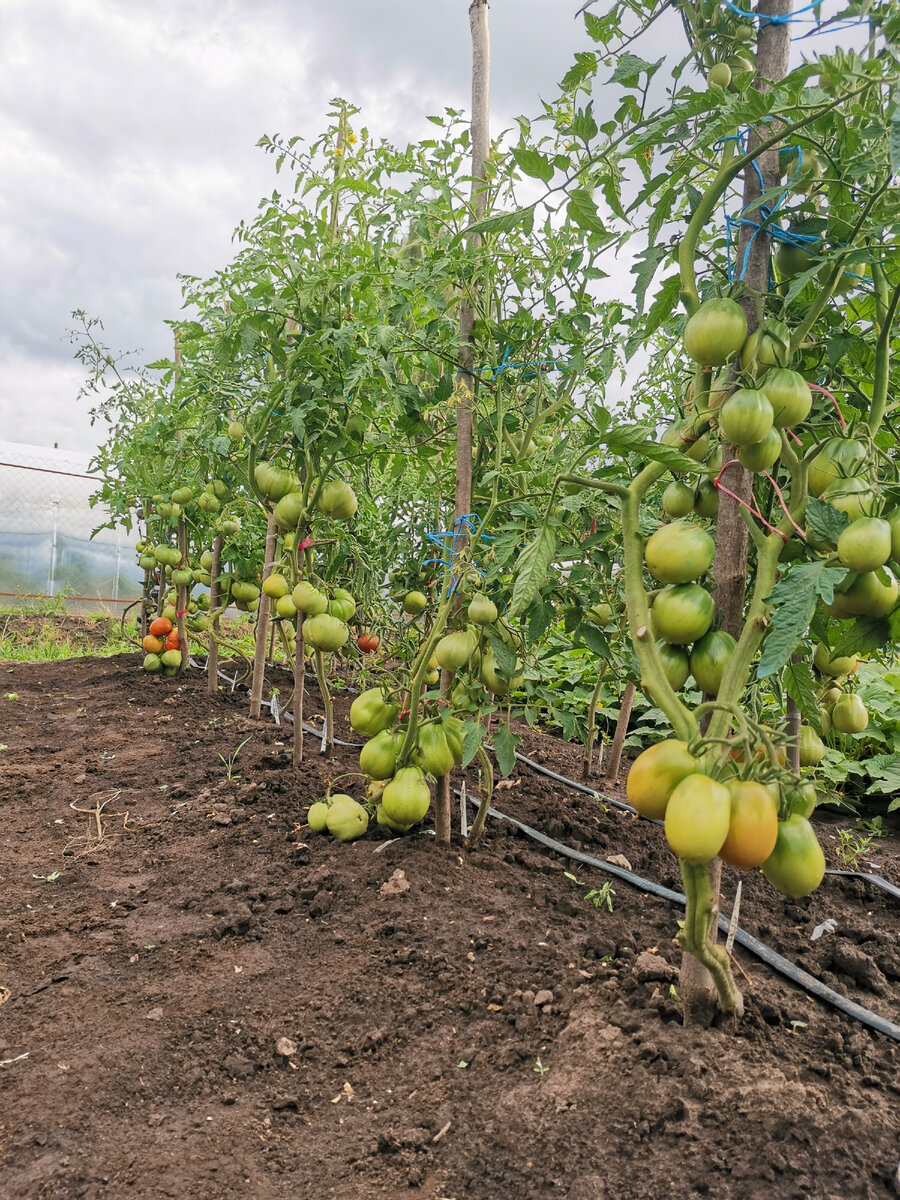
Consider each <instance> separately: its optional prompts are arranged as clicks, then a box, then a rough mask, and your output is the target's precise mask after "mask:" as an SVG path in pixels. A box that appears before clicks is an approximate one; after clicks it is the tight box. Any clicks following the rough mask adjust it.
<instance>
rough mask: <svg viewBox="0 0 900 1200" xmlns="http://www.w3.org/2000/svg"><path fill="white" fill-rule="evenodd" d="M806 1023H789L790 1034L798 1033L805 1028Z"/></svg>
mask: <svg viewBox="0 0 900 1200" xmlns="http://www.w3.org/2000/svg"><path fill="white" fill-rule="evenodd" d="M806 1025H807V1023H806V1021H791V1033H799V1032H800V1030H801V1029H805V1028H806Z"/></svg>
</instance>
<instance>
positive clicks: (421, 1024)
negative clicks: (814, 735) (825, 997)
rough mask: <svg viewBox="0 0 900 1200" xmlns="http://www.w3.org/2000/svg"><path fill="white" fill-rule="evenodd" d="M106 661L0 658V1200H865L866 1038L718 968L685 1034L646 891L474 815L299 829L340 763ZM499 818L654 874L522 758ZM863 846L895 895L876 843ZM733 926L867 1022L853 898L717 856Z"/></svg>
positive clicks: (885, 1071) (881, 981)
mask: <svg viewBox="0 0 900 1200" xmlns="http://www.w3.org/2000/svg"><path fill="white" fill-rule="evenodd" d="M138 661H139V660H138V658H137V657H136V656H121V657H118V658H111V659H80V660H73V661H68V662H57V663H50V664H47V663H40V664H25V665H13V664H0V678H2V680H3V681H4V685H3V687H0V694H2V693H3V692H9V693H15V694H17V696H18V699H17V700H6V699H3V700H0V742H3V743H5V744H6V746H7V749H5V750H3V751H2V752H0V780H2V786H0V806H2V834H0V839H2V841H0V845H2V852H0V877H2V900H0V913H2V926H0V935H2V939H3V940H2V949H0V984H2V985H3V986H4V987H5V988H7V989H9V996H8V999H7V1000H6V1003H4V1004H3V1005H2V1007H0V1084H2V1103H0V1197H2V1200H56V1198H62V1197H85V1198H88V1200H119V1198H129V1200H130V1198H132V1197H133V1198H135V1200H165V1198H169V1197H172V1198H175V1197H177V1198H178V1200H232V1198H234V1200H238V1198H240V1200H243V1198H245V1197H257V1198H259V1200H332V1198H334V1200H364V1198H365V1200H369V1198H372V1197H385V1198H387V1200H401V1198H421V1200H439V1198H444V1200H450V1198H453V1200H547V1198H548V1197H554V1196H559V1197H560V1198H567V1200H660V1198H662V1197H669V1196H672V1197H680V1198H687V1197H713V1198H716V1200H719V1198H721V1200H726V1198H733V1200H753V1198H755V1197H762V1196H765V1197H767V1198H768V1200H788V1198H793V1197H797V1198H798V1200H799V1198H801V1197H802V1198H803V1200H848V1198H850V1197H872V1198H875V1197H878V1198H881V1197H891V1196H896V1194H897V1192H896V1186H895V1176H896V1172H897V1169H898V1159H900V1141H898V1135H897V1128H898V1126H897V1112H898V1099H900V1070H898V1068H900V1045H898V1044H897V1043H896V1042H893V1041H891V1040H889V1039H888V1038H886V1037H884V1036H881V1035H878V1034H875V1033H873V1032H870V1031H869V1030H867V1029H866V1028H864V1027H863V1026H862V1025H861V1024H858V1023H856V1022H854V1021H852V1020H850V1019H848V1018H845V1017H842V1016H840V1015H839V1014H838V1013H836V1012H835V1011H834V1010H832V1009H831V1008H829V1007H826V1006H824V1005H822V1004H819V1003H818V1002H816V1001H814V1000H812V999H811V998H810V997H809V996H807V995H806V994H805V993H803V992H802V991H799V990H797V989H796V988H794V987H793V986H791V985H789V984H788V983H787V982H785V981H783V980H781V979H780V978H779V977H777V976H775V975H773V974H772V973H771V972H770V971H769V969H768V968H766V967H765V966H763V965H762V964H761V963H759V962H758V961H756V960H754V959H751V958H749V957H746V956H745V955H744V954H743V953H739V955H738V963H739V966H740V968H741V971H742V972H744V973H745V974H746V978H743V979H742V982H743V984H744V990H745V998H746V1004H747V1013H746V1015H745V1017H744V1019H743V1020H742V1022H741V1023H740V1025H739V1027H738V1028H737V1029H736V1030H733V1029H732V1028H731V1027H730V1025H726V1026H725V1027H722V1028H714V1029H710V1030H697V1029H685V1028H683V1027H682V1025H681V1023H680V1011H679V1005H678V1003H677V1000H676V998H675V994H674V988H675V986H676V985H677V977H676V972H675V964H676V962H677V958H678V955H677V951H676V948H675V946H674V943H673V940H672V939H673V934H674V932H675V929H676V920H677V918H678V915H679V914H678V911H677V910H676V909H674V908H673V907H671V906H670V905H669V904H667V903H666V902H664V901H662V900H658V899H655V898H652V897H649V896H646V895H644V894H643V893H641V892H639V891H637V890H635V889H633V888H631V887H630V886H629V885H627V884H626V883H623V882H620V881H618V880H616V881H614V882H613V888H614V895H613V897H612V902H613V911H612V912H609V911H607V909H606V908H605V907H604V908H595V907H594V906H593V905H592V904H591V903H590V902H589V901H586V900H585V899H584V897H585V895H586V894H587V893H588V891H589V890H590V889H593V888H599V887H601V886H602V884H603V882H604V876H603V875H602V873H601V872H599V871H596V870H592V869H590V868H588V867H582V866H573V865H572V864H571V863H567V862H566V861H565V860H563V859H561V858H559V857H557V856H555V855H554V854H552V853H551V852H548V851H545V850H543V849H541V848H540V847H538V846H536V845H535V844H534V843H531V842H529V841H527V840H526V839H525V838H523V837H521V836H517V835H516V834H515V833H514V832H513V831H511V830H510V827H509V826H503V825H502V824H499V823H491V824H489V827H488V834H487V837H486V838H485V840H484V843H483V846H482V847H481V848H480V849H478V850H477V851H475V852H472V853H470V852H468V851H467V850H466V849H465V847H464V846H463V845H462V844H461V843H458V844H457V845H455V846H454V847H453V849H452V851H451V852H450V853H449V854H447V853H441V852H438V851H436V849H435V847H434V844H433V839H432V838H431V837H430V836H428V834H427V833H425V832H421V833H418V834H417V835H415V836H412V837H408V838H405V839H401V840H397V841H393V842H390V843H388V841H387V838H386V836H385V835H384V834H383V833H382V831H380V830H379V831H377V832H376V833H375V834H373V835H372V836H370V837H366V838H364V839H363V840H361V841H359V842H356V843H354V844H353V845H338V844H335V843H333V842H331V841H330V840H329V839H327V838H325V837H322V836H314V835H309V834H308V831H305V830H304V829H303V827H302V826H303V820H304V813H305V811H306V807H307V805H308V803H309V802H310V800H311V799H313V798H314V797H316V796H317V795H320V794H321V793H322V791H323V790H324V784H325V780H326V779H327V778H328V777H329V776H334V775H336V774H338V773H339V772H340V771H346V770H353V769H355V768H356V760H355V755H354V752H353V751H351V750H346V749H344V750H339V752H338V756H337V758H336V760H335V762H334V763H333V764H328V763H325V762H324V761H323V760H322V758H321V756H320V755H319V754H318V753H316V751H317V743H316V742H315V740H314V739H312V738H310V739H308V754H307V761H306V762H304V764H303V768H302V770H300V771H296V772H295V771H294V770H292V764H291V762H290V759H289V757H288V756H287V754H286V748H287V747H286V744H285V743H287V745H289V743H290V738H289V735H286V734H285V731H283V730H279V729H278V728H276V727H275V726H274V725H273V724H272V723H271V721H260V722H251V721H250V720H249V719H248V718H247V717H246V715H245V714H246V703H245V701H244V699H243V698H238V697H234V698H232V697H229V696H224V695H223V696H220V697H218V698H216V699H212V700H211V699H208V698H207V696H206V694H205V681H204V680H203V679H202V677H201V676H200V675H199V673H194V672H192V673H191V674H190V676H189V677H187V678H186V679H185V680H183V681H182V682H179V681H176V680H164V679H158V678H149V677H147V676H146V675H144V674H142V672H141V671H140V670H139V668H138ZM315 703H316V694H315V691H314V690H312V692H311V694H310V708H309V710H308V711H309V713H310V715H313V714H314V713H315V711H316V710H315ZM345 711H346V700H345V701H344V702H343V703H340V702H339V704H338V713H339V716H340V718H341V721H340V728H339V733H341V734H342V736H344V737H349V736H350V735H349V732H348V728H347V726H346V723H345V721H344V719H343V718H344V714H345ZM251 734H252V740H251V741H250V742H249V743H247V744H246V745H245V746H244V747H243V749H241V750H240V752H239V754H238V755H237V759H236V764H235V768H234V769H235V772H236V773H237V775H239V778H236V779H233V780H232V781H230V782H229V781H228V780H227V778H226V771H225V767H224V765H223V762H222V759H223V758H224V759H227V758H229V757H230V756H231V755H233V754H234V752H235V750H236V748H237V746H238V745H239V743H241V742H242V741H243V740H244V739H245V738H247V737H248V736H249V735H251ZM526 742H527V745H526V747H525V749H526V751H527V752H529V753H531V754H532V755H534V756H535V757H540V759H541V760H542V761H544V762H545V763H547V764H548V765H551V766H555V767H556V769H557V770H560V771H562V772H563V773H567V774H570V775H574V776H575V777H577V774H578V770H579V752H578V750H577V748H573V747H570V746H566V745H565V744H562V743H559V742H557V741H554V740H553V739H551V738H548V737H544V736H542V735H540V734H536V733H534V732H531V731H529V732H528V733H527V735H526ZM220 756H221V757H220ZM345 782H350V783H352V782H353V781H345ZM475 782H476V780H475V777H474V775H473V776H472V778H471V779H470V785H471V786H472V787H473V788H474V786H475ZM495 803H496V805H497V807H498V808H501V809H503V810H504V811H507V812H509V813H510V814H512V815H515V816H518V817H520V818H521V819H523V820H525V821H527V822H528V823H530V824H532V825H536V826H540V827H541V828H542V829H543V830H544V831H545V832H548V833H550V834H551V835H552V836H555V837H557V838H559V839H560V840H563V841H566V842H568V843H569V844H576V843H577V844H578V845H579V846H581V847H582V848H583V849H584V850H585V851H587V852H588V853H591V854H594V855H596V856H598V857H600V858H606V857H609V856H613V855H624V856H625V858H626V859H627V860H628V862H629V863H630V864H631V865H632V867H633V868H634V869H635V870H636V871H638V872H639V873H640V874H643V875H645V876H647V877H650V878H654V879H657V880H658V881H660V882H662V883H665V884H668V885H670V886H679V880H678V877H677V866H676V863H675V860H674V859H673V857H672V855H671V854H670V852H669V851H668V849H667V848H666V847H665V844H664V841H663V838H662V833H661V831H660V830H659V829H658V828H657V827H656V826H653V825H651V824H648V823H646V822H642V821H639V822H635V821H633V820H632V819H631V817H630V816H629V815H628V814H625V813H622V812H621V811H618V810H616V809H613V808H609V807H604V806H603V805H602V804H600V803H598V802H597V801H596V800H594V799H593V798H591V797H589V796H585V795H579V794H578V793H575V792H573V791H571V790H569V789H567V788H565V787H564V786H562V785H558V784H555V783H552V782H551V781H549V780H546V779H544V778H541V777H540V776H538V775H536V774H535V773H534V772H532V771H530V770H528V769H527V768H522V770H521V771H520V773H519V774H518V775H516V776H515V777H514V778H513V779H512V780H511V781H510V785H509V786H504V787H502V788H501V789H500V790H499V791H498V793H497V795H496V800H495ZM846 823H847V822H846V821H845V822H844V824H846ZM821 836H822V841H823V843H824V844H825V846H826V847H827V848H828V849H829V850H830V851H832V850H833V848H834V846H835V841H834V829H833V827H830V826H828V825H827V824H826V825H824V826H822V827H821ZM873 858H874V860H875V862H876V863H877V864H878V869H879V871H880V872H881V873H882V874H883V875H885V876H887V877H888V878H890V879H892V880H894V881H895V882H896V881H897V880H898V876H900V869H898V868H900V853H898V839H897V837H896V834H894V833H892V834H889V836H888V837H886V838H884V839H883V840H882V841H881V842H880V843H878V845H877V846H876V847H875V851H874V852H873ZM566 871H568V872H570V873H571V874H573V875H575V876H577V879H578V881H579V882H578V884H576V883H575V882H573V881H572V880H571V879H569V878H567V877H566V874H565V873H564V872H566ZM397 872H402V873H403V875H402V876H401V877H399V879H400V883H401V886H402V885H403V884H404V883H405V884H408V890H406V891H402V890H398V889H397V888H396V886H395V885H396V883H397V879H398V876H397V874H396V873H397ZM392 881H393V885H394V886H393V887H392V886H391V884H392ZM735 883H736V876H735V875H734V874H733V873H731V872H726V877H725V884H724V889H723V908H724V909H725V911H727V910H728V907H729V905H730V903H731V899H732V897H733V894H734V887H735ZM385 885H388V886H385ZM827 917H832V918H834V919H835V920H836V922H837V929H836V931H835V932H834V933H831V934H827V935H825V936H824V937H822V938H821V939H819V940H817V941H815V942H812V941H810V934H811V932H812V930H813V928H814V927H815V926H816V925H817V924H819V923H820V922H821V921H823V920H825V919H826V918H827ZM741 924H742V926H743V927H744V928H746V929H747V930H748V931H749V932H751V933H753V934H755V935H757V936H758V937H760V938H761V939H763V940H764V941H766V942H767V943H768V944H770V945H771V946H772V947H773V948H775V949H778V950H780V951H781V952H783V953H784V954H786V955H787V956H788V957H790V958H792V959H794V960H795V961H798V962H800V963H802V964H803V965H804V966H806V967H807V969H809V970H810V971H812V972H813V973H815V974H817V975H819V976H820V977H822V978H824V979H825V980H826V981H827V982H830V983H831V984H832V986H834V987H835V988H837V989H838V990H840V991H842V992H844V993H845V994H846V995H848V996H851V997H852V998H854V999H856V1000H857V1001H858V1002H859V1003H861V1004H864V1005H865V1006H867V1007H868V1008H870V1009H872V1010H873V1011H876V1012H878V1013H880V1014H882V1015H884V1016H888V1017H890V1018H891V1019H893V1020H896V1019H897V1018H898V1012H900V1004H898V1000H900V984H898V981H900V955H898V949H897V937H896V935H897V907H896V902H895V901H893V900H891V898H890V897H889V896H887V895H886V894H885V893H883V892H878V891H876V890H875V889H874V888H872V886H871V885H869V884H864V883H861V882H859V881H854V880H850V881H847V880H840V879H835V878H833V877H829V878H828V879H827V880H826V882H825V884H824V885H823V886H822V888H821V889H820V890H819V891H818V892H817V893H815V894H814V895H813V896H812V897H810V898H809V899H807V900H802V901H798V902H791V901H785V900H784V898H783V897H780V896H778V895H777V894H776V893H775V892H774V891H773V890H772V888H771V887H770V886H769V885H768V884H767V882H766V881H765V880H764V879H763V877H762V876H761V875H760V874H759V873H758V872H757V873H745V874H744V900H743V904H742V910H741ZM739 977H740V976H739ZM542 993H543V994H542ZM5 995H6V993H5V992H0V998H2V997H3V996H5ZM282 1038H285V1039H288V1042H287V1043H284V1042H282V1043H280V1044H279V1039H282Z"/></svg>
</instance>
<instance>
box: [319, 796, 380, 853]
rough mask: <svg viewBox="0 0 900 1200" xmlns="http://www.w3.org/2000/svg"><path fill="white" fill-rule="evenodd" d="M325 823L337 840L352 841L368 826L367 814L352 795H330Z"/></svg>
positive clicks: (360, 835)
mask: <svg viewBox="0 0 900 1200" xmlns="http://www.w3.org/2000/svg"><path fill="white" fill-rule="evenodd" d="M325 825H326V827H327V829H328V832H329V833H330V834H331V835H332V837H335V838H337V840H338V841H339V842H353V841H355V840H356V839H357V838H358V837H362V835H363V834H364V833H365V832H366V830H367V829H368V828H369V814H368V813H367V812H366V810H365V809H364V808H363V806H362V805H361V804H359V803H358V802H357V801H356V800H354V799H353V797H352V796H343V795H338V796H332V797H331V804H330V805H329V806H328V812H327V814H326V816H325Z"/></svg>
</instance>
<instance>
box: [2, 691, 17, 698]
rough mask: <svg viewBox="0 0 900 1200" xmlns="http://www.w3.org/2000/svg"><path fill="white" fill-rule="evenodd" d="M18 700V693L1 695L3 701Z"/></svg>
mask: <svg viewBox="0 0 900 1200" xmlns="http://www.w3.org/2000/svg"><path fill="white" fill-rule="evenodd" d="M18 698H19V693H18V692H4V693H3V699H4V700H18Z"/></svg>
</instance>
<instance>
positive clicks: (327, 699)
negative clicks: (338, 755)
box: [295, 649, 334, 758]
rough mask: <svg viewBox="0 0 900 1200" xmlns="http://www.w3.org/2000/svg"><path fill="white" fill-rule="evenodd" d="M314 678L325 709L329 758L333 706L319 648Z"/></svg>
mask: <svg viewBox="0 0 900 1200" xmlns="http://www.w3.org/2000/svg"><path fill="white" fill-rule="evenodd" d="M316 679H318V681H319V691H320V692H321V693H322V706H323V708H324V709H325V757H326V758H331V757H333V755H334V708H333V706H332V703H331V692H329V690H328V680H327V679H326V678H325V658H324V656H323V654H322V651H321V650H319V649H317V650H316ZM295 720H296V717H295Z"/></svg>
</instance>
